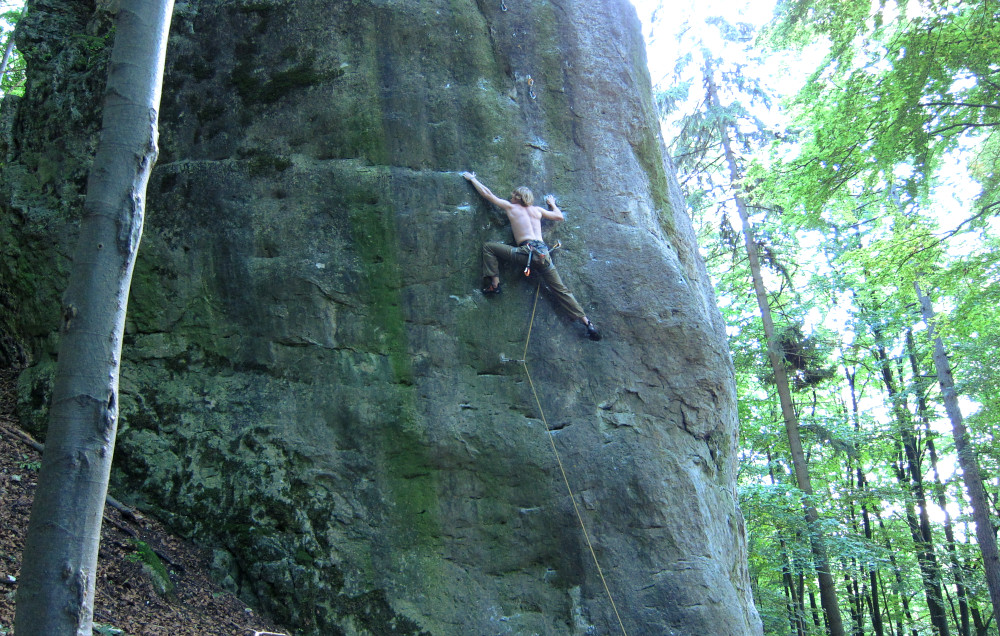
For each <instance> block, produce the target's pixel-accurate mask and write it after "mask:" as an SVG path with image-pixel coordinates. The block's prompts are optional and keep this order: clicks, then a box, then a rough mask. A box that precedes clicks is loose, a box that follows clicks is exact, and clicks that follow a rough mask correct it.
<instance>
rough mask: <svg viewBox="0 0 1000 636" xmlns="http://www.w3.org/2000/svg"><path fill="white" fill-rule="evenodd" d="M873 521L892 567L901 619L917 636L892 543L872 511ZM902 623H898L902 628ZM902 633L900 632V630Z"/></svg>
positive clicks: (879, 519) (882, 524) (883, 524)
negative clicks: (880, 532) (901, 612)
mask: <svg viewBox="0 0 1000 636" xmlns="http://www.w3.org/2000/svg"><path fill="white" fill-rule="evenodd" d="M874 514H875V519H876V520H878V527H879V529H880V530H881V531H882V538H883V539H884V542H885V550H886V552H887V553H888V554H889V564H890V565H891V566H892V573H893V574H894V575H895V577H896V589H897V590H898V591H899V602H900V604H901V605H902V606H903V617H904V618H905V619H906V621H905V622H906V627H907V628H909V630H910V633H911V634H912V635H913V636H919V634H918V633H917V628H916V626H915V625H914V622H913V614H912V613H911V612H910V601H909V599H908V598H907V594H906V583H904V581H903V570H902V569H901V568H900V565H899V563H897V562H896V553H895V552H894V551H893V546H892V542H890V541H889V533H888V532H887V531H886V529H885V522H884V521H883V520H882V515H880V514H879V513H878V511H877V510H876V511H874ZM902 624H903V621H900V625H901V626H902ZM901 631H902V630H901Z"/></svg>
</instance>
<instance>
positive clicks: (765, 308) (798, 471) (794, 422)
mask: <svg viewBox="0 0 1000 636" xmlns="http://www.w3.org/2000/svg"><path fill="white" fill-rule="evenodd" d="M705 82H706V85H707V86H706V87H707V89H708V96H709V99H710V100H711V101H712V106H713V107H714V108H715V109H716V111H717V112H718V111H721V110H722V105H721V103H720V101H719V95H718V89H717V88H716V86H715V80H714V77H713V70H712V66H711V63H710V62H706V65H705ZM719 135H720V138H721V142H722V149H723V151H724V153H725V156H726V162H727V164H728V165H729V176H730V180H731V183H732V184H733V185H734V186H735V185H736V184H738V183H739V181H740V175H739V169H738V167H737V165H736V157H735V155H734V154H733V149H732V146H731V144H730V142H729V134H728V132H727V130H726V127H725V125H724V124H720V129H719ZM734 199H735V201H736V209H737V210H738V212H739V215H740V221H741V223H742V226H743V242H744V244H745V245H746V250H747V258H749V260H750V273H751V276H752V278H753V287H754V292H755V293H756V295H757V306H758V307H759V308H760V315H761V320H762V322H763V323H764V335H765V337H766V338H767V357H768V359H769V360H770V362H771V367H772V370H773V371H774V384H775V387H776V388H777V391H778V400H779V402H780V403H781V415H782V417H783V418H784V421H785V431H786V433H787V435H788V445H789V450H790V452H791V456H792V468H793V469H794V472H795V481H796V484H797V485H798V487H799V490H801V491H802V492H803V493H804V494H805V495H806V499H805V501H804V502H803V507H804V509H805V515H806V520H807V521H808V524H809V540H810V544H811V546H812V552H813V559H814V560H815V563H816V575H817V579H818V582H819V594H820V603H821V604H822V606H823V613H824V615H825V617H826V622H827V627H828V630H829V636H844V624H843V622H842V620H841V618H840V605H839V603H838V601H837V587H836V584H835V583H834V580H833V575H832V574H831V569H830V562H829V558H828V557H827V552H826V546H825V545H824V537H823V533H822V530H820V527H819V523H818V522H819V512H818V511H817V510H816V506H814V505H813V504H812V495H813V487H812V482H811V480H810V477H809V467H808V465H807V464H806V458H805V453H804V452H803V450H802V440H801V438H800V436H799V423H798V416H797V415H796V414H795V406H794V405H793V404H792V393H791V390H790V388H789V384H788V374H787V372H786V371H785V364H784V361H783V360H782V359H781V356H780V354H779V353H778V351H777V348H776V341H777V340H776V338H775V332H774V321H773V320H772V318H771V307H770V305H769V304H768V301H767V290H766V289H765V288H764V280H763V278H762V277H761V269H760V257H759V255H758V254H757V244H756V243H755V242H754V240H753V236H752V234H751V231H750V217H749V215H748V214H747V209H746V204H745V203H744V201H743V198H742V197H741V196H739V195H736V196H735V197H734Z"/></svg>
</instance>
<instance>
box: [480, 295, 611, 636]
mask: <svg viewBox="0 0 1000 636" xmlns="http://www.w3.org/2000/svg"><path fill="white" fill-rule="evenodd" d="M539 289H541V284H539V285H538V286H536V287H535V302H534V304H533V305H532V307H531V320H530V321H529V322H528V337H527V338H525V340H524V354H523V355H522V356H521V359H520V360H511V359H508V358H507V357H506V356H504V355H503V354H502V353H501V354H500V361H501V362H520V363H521V365H522V366H523V367H524V375H525V376H527V378H528V385H529V386H530V387H531V393H532V395H534V396H535V404H536V405H537V406H538V413H539V414H540V415H541V416H542V423H543V424H545V432H546V434H547V436H548V438H549V443H550V444H551V445H552V454H553V455H555V456H556V463H558V464H559V472H561V473H562V478H563V483H565V484H566V492H568V493H569V499H570V501H572V502H573V511H574V512H576V518H577V520H578V521H579V522H580V529H581V530H583V538H584V539H586V540H587V547H588V548H590V556H591V557H593V559H594V565H595V566H597V574H598V575H600V577H601V583H602V584H603V585H604V592H605V593H606V594H607V595H608V601H610V602H611V609H613V610H614V612H615V618H617V619H618V626H619V627H620V628H621V630H622V634H624V636H628V632H627V631H625V624H624V623H623V622H622V617H621V615H620V614H619V613H618V606H617V605H615V599H614V598H613V597H612V596H611V590H610V589H609V588H608V582H607V580H606V579H605V578H604V571H603V570H602V569H601V564H600V562H599V561H598V560H597V553H596V552H594V544H593V543H591V541H590V534H589V533H588V532H587V526H586V525H585V524H584V523H583V515H581V514H580V506H579V505H578V504H577V503H576V493H574V492H573V488H572V487H571V486H570V485H569V477H567V476H566V469H565V468H563V463H562V458H560V457H559V451H558V450H556V442H555V436H554V435H553V434H552V429H551V428H549V422H548V420H547V419H545V411H544V410H543V409H542V402H541V400H539V399H538V391H536V390H535V383H534V382H533V381H532V379H531V372H530V371H529V370H528V343H529V342H531V329H532V327H533V326H534V324H535V309H536V308H537V307H538V290H539Z"/></svg>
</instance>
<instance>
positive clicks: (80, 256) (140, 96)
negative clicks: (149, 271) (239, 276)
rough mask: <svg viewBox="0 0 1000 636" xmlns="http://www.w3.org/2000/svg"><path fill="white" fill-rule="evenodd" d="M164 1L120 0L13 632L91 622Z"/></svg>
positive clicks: (151, 151) (152, 139)
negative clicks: (99, 130) (120, 361)
mask: <svg viewBox="0 0 1000 636" xmlns="http://www.w3.org/2000/svg"><path fill="white" fill-rule="evenodd" d="M172 10H173V0H155V1H154V0H124V1H123V3H122V7H121V9H120V10H119V14H118V20H117V27H116V28H117V33H116V36H115V43H114V49H113V51H112V54H111V64H110V70H109V73H108V83H107V89H106V91H105V96H104V113H103V121H102V130H101V136H100V142H99V145H98V148H97V153H96V156H95V158H94V164H93V168H92V169H91V172H90V179H89V181H88V183H87V197H86V201H85V203H84V216H83V219H82V221H81V225H80V238H79V243H78V245H77V248H76V252H75V254H74V259H73V269H72V272H71V274H70V281H69V286H68V288H67V290H66V294H65V296H64V298H63V307H62V329H61V339H60V345H59V365H58V368H57V371H56V377H55V382H54V386H53V392H52V405H51V410H50V417H49V431H48V436H47V438H46V444H45V452H44V454H43V456H42V467H41V469H40V471H39V475H38V488H37V490H36V491H35V501H34V505H33V506H32V509H31V520H30V523H29V526H28V533H27V537H26V542H25V547H24V556H23V564H22V568H21V581H20V583H19V585H18V590H17V610H16V617H15V625H16V630H17V634H18V636H69V635H71V634H78V635H80V636H90V634H91V633H92V621H93V607H94V579H95V575H96V568H97V552H98V547H99V543H100V531H101V521H102V519H103V511H104V501H105V497H106V495H107V488H108V477H109V474H110V470H111V456H112V452H113V449H114V441H115V433H116V430H117V424H118V372H119V358H120V355H121V342H122V333H123V330H124V325H125V309H126V303H127V300H128V290H129V286H130V284H131V279H132V268H133V265H134V263H135V256H136V253H137V250H138V247H139V239H140V237H141V235H142V222H143V211H144V199H145V194H146V183H147V181H148V179H149V173H150V171H151V169H152V166H153V163H154V161H155V159H156V154H157V149H156V137H157V112H158V110H159V103H160V85H161V80H162V76H163V62H164V56H165V51H166V42H167V32H168V30H169V25H170V17H171V13H172Z"/></svg>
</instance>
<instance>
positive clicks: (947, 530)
mask: <svg viewBox="0 0 1000 636" xmlns="http://www.w3.org/2000/svg"><path fill="white" fill-rule="evenodd" d="M906 347H907V349H908V350H909V357H910V369H911V370H912V371H913V378H914V381H915V382H916V381H917V379H918V378H922V377H923V375H922V374H921V372H920V362H919V361H918V359H917V346H916V343H915V342H914V340H913V330H912V329H908V330H907V331H906ZM916 394H917V414H918V416H919V417H920V421H921V422H922V423H923V426H924V434H925V435H926V438H927V442H926V445H927V452H928V456H929V457H930V461H931V470H932V471H933V472H934V482H933V491H934V497H935V500H936V502H937V505H938V508H940V509H941V512H942V513H944V537H945V541H946V548H947V550H948V558H949V560H950V562H951V575H952V577H953V578H954V579H955V593H956V595H957V596H958V611H959V619H958V620H957V621H956V623H957V624H958V626H959V629H960V630H961V633H962V636H972V626H971V625H970V622H969V595H968V590H967V589H966V587H965V575H964V572H963V568H962V562H961V559H960V558H959V555H958V548H957V545H956V542H955V528H954V526H953V524H952V522H951V513H949V512H948V498H947V496H946V493H945V487H944V484H943V483H942V482H941V474H940V472H938V461H937V449H936V448H935V447H934V436H933V434H932V432H931V426H930V421H929V418H928V417H927V414H928V412H929V411H928V408H927V399H926V397H925V391H924V387H923V386H920V385H919V384H918V387H917V391H916Z"/></svg>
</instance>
